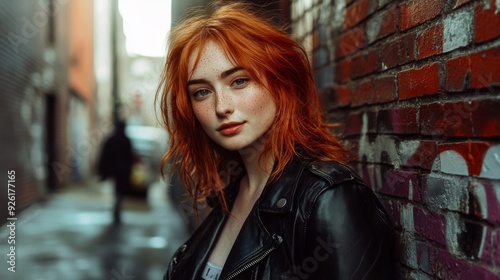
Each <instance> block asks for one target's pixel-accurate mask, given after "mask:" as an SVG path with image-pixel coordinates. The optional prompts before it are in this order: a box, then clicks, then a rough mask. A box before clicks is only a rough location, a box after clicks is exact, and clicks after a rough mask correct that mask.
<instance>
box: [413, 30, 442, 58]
mask: <svg viewBox="0 0 500 280" xmlns="http://www.w3.org/2000/svg"><path fill="white" fill-rule="evenodd" d="M442 52H443V24H438V25H434V26H431V27H429V28H427V29H426V30H424V31H422V32H420V33H419V34H418V35H417V59H423V58H426V57H430V56H433V55H437V54H440V53H442Z"/></svg>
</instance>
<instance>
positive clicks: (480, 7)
mask: <svg viewBox="0 0 500 280" xmlns="http://www.w3.org/2000/svg"><path fill="white" fill-rule="evenodd" d="M495 2H498V1H495V0H490V4H489V6H490V7H489V9H486V8H487V6H486V5H485V3H484V2H481V1H478V2H477V3H476V9H475V17H474V18H475V22H474V40H475V41H476V42H484V41H489V40H491V39H495V38H498V37H500V28H498V27H499V26H500V16H499V15H498V10H499V9H500V7H496V4H495Z"/></svg>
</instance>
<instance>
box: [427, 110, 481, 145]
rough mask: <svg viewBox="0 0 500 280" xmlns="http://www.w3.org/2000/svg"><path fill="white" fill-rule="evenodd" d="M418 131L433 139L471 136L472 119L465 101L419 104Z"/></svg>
mask: <svg viewBox="0 0 500 280" xmlns="http://www.w3.org/2000/svg"><path fill="white" fill-rule="evenodd" d="M420 132H421V134H423V135H432V136H434V139H435V140H439V139H441V140H446V138H447V137H450V136H453V137H471V136H472V134H473V133H472V121H471V110H470V105H469V104H468V103H467V102H463V101H460V102H456V103H451V102H450V103H444V104H442V103H437V102H435V103H430V104H426V105H422V106H420Z"/></svg>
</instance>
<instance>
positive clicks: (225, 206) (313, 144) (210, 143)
mask: <svg viewBox="0 0 500 280" xmlns="http://www.w3.org/2000/svg"><path fill="white" fill-rule="evenodd" d="M206 11H208V12H207V14H206V15H199V16H193V17H191V18H189V19H186V20H185V21H184V22H182V23H180V24H179V25H177V27H176V28H175V29H174V30H173V31H172V33H171V35H170V37H169V52H168V55H167V62H166V65H165V69H164V73H163V76H162V84H161V86H162V91H161V94H162V95H161V109H162V115H163V118H164V121H165V123H166V125H167V129H168V131H169V133H170V135H171V138H170V141H171V142H170V145H171V146H170V149H169V151H168V152H167V154H166V155H165V157H164V161H163V162H164V163H165V162H167V161H170V160H173V161H174V162H177V163H178V164H177V166H178V170H177V171H178V172H179V173H180V176H181V178H182V180H183V182H184V184H185V186H186V188H187V189H188V192H189V193H190V195H191V196H192V198H193V199H194V208H195V210H196V208H197V203H199V202H202V201H207V202H208V203H209V205H211V206H213V210H212V211H211V213H210V214H209V215H208V217H207V218H206V219H205V220H204V221H203V223H202V224H201V225H200V226H199V227H198V229H197V230H196V231H195V233H194V234H193V236H192V237H191V238H190V239H189V240H188V241H187V242H186V243H185V244H184V245H182V246H181V247H180V248H179V249H178V250H177V252H176V253H175V254H174V256H173V258H172V260H171V262H170V265H169V267H168V271H167V273H166V274H165V278H164V279H197V280H199V279H391V278H392V271H393V258H392V256H393V243H394V241H393V238H394V237H393V228H392V224H391V222H390V219H389V218H388V216H387V214H386V212H385V211H384V208H383V207H382V206H381V204H380V203H379V201H378V200H377V198H376V197H375V195H374V194H373V192H372V191H371V190H370V189H369V188H368V187H366V186H365V184H364V182H363V180H362V179H360V178H359V177H358V176H357V175H356V174H355V173H354V172H353V171H351V169H349V168H348V167H347V166H346V163H347V161H348V152H346V150H345V149H344V147H343V146H342V144H341V143H340V142H339V140H338V139H337V138H336V137H335V136H333V135H332V134H331V133H330V132H329V128H330V126H328V125H326V124H323V121H322V117H321V113H320V107H319V104H318V97H317V91H316V88H315V85H314V81H313V76H312V70H311V68H310V64H309V61H308V59H307V56H306V54H305V52H304V50H303V48H302V47H301V46H300V45H299V44H297V43H296V42H294V41H293V40H292V39H291V38H290V37H289V36H288V35H287V34H286V33H285V32H283V31H281V30H280V29H278V28H276V27H274V26H273V25H272V24H270V23H269V22H267V21H265V20H262V19H260V18H258V17H256V16H255V15H254V14H253V13H252V12H250V9H249V7H248V6H245V5H243V4H234V3H233V4H229V5H216V4H213V5H211V6H210V8H209V9H208V10H206Z"/></svg>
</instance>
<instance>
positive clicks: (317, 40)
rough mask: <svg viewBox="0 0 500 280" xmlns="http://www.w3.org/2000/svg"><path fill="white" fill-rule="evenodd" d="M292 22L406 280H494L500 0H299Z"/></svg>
mask: <svg viewBox="0 0 500 280" xmlns="http://www.w3.org/2000/svg"><path fill="white" fill-rule="evenodd" d="M291 19H292V30H293V34H294V36H295V37H296V38H297V39H298V40H299V41H300V42H302V43H303V44H304V46H305V47H306V49H307V51H308V53H309V55H310V57H311V61H312V63H313V66H314V69H315V75H316V82H317V85H318V87H319V89H320V98H321V99H322V101H323V102H322V104H324V110H325V111H326V112H328V115H329V117H330V118H331V120H332V121H335V122H340V123H342V124H344V125H343V127H342V128H340V129H339V130H338V131H337V132H339V133H341V134H343V135H344V139H345V141H346V143H348V144H349V145H350V147H351V148H352V149H353V150H354V151H355V153H356V154H357V155H358V157H357V159H356V161H355V162H354V163H353V166H354V167H356V168H357V170H358V171H359V173H360V174H362V175H363V177H364V178H365V179H366V181H367V182H368V183H369V185H370V186H371V187H372V188H373V189H374V190H375V191H376V192H377V194H378V195H379V196H380V198H381V200H382V201H383V202H384V204H385V206H386V208H387V210H388V211H389V213H390V214H391V216H392V218H393V220H394V223H395V225H396V227H397V232H398V244H399V247H398V252H397V253H398V256H399V263H400V267H399V269H400V273H401V276H402V278H403V279H499V278H500V94H499V93H500V1H499V0H486V1H467V0H429V1H423V0H415V1H390V0H378V1H376V0H372V1H369V0H344V1H342V0H340V1H334V0H309V1H306V0H293V1H291ZM497 106H498V107H497Z"/></svg>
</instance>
